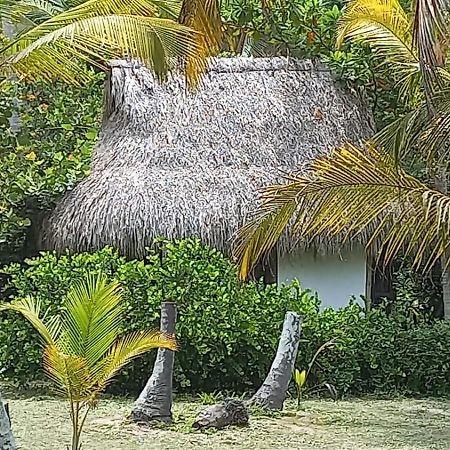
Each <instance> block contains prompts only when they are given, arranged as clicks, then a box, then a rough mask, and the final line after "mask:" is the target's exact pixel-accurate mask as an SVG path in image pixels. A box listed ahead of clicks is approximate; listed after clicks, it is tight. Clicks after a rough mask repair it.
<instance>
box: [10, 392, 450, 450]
mask: <svg viewBox="0 0 450 450" xmlns="http://www.w3.org/2000/svg"><path fill="white" fill-rule="evenodd" d="M8 395H9V398H12V400H10V404H11V415H12V422H13V428H14V433H15V435H16V437H17V440H18V442H19V444H20V446H21V449H22V450H63V449H65V448H66V444H67V442H68V437H69V429H70V424H69V421H68V415H67V408H66V407H67V405H66V404H65V403H64V401H61V400H59V399H55V398H52V397H46V396H40V397H36V396H35V397H26V396H21V395H17V396H15V397H16V398H14V395H12V393H11V392H10V393H8ZM131 404H132V402H131V400H126V399H105V400H103V401H102V402H101V403H100V405H99V407H98V408H97V409H96V410H95V411H93V413H92V415H91V416H90V419H88V423H87V425H86V433H85V435H84V446H83V448H84V449H85V450H141V449H142V450H144V449H145V450H178V449H180V450H196V449H204V448H208V449H212V450H214V449H217V450H219V449H220V450H226V449H243V450H250V449H258V450H265V449H273V450H284V449H295V450H310V449H311V450H312V449H315V450H346V449H354V450H363V449H372V450H375V449H376V450H393V449H396V450H400V449H402V450H432V449H442V450H444V449H446V450H447V449H449V448H450V401H449V400H447V401H445V400H442V401H439V400H405V399H399V400H348V401H341V402H338V403H333V402H331V401H326V400H310V401H305V402H304V404H303V410H302V411H300V412H296V410H295V408H294V405H293V404H290V403H288V405H287V408H286V411H284V412H283V413H282V414H278V415H273V416H271V417H268V416H264V415H261V414H253V415H252V416H251V421H250V425H249V426H248V427H245V428H229V429H226V430H222V431H209V432H198V431H193V430H191V428H190V425H191V424H192V421H193V419H194V417H195V415H196V414H197V412H198V411H200V410H201V409H202V408H205V406H204V405H202V404H200V403H199V402H181V401H180V402H177V403H176V404H175V407H174V418H175V424H174V425H173V426H172V427H155V428H149V429H143V428H139V427H136V426H135V425H133V424H130V423H128V422H127V421H126V420H125V419H124V418H125V417H126V415H127V414H128V413H129V411H130V407H131Z"/></svg>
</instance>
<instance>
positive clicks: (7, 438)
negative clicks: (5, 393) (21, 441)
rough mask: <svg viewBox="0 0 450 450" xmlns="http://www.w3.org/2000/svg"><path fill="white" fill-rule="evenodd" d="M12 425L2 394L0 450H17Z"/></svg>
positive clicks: (0, 405)
mask: <svg viewBox="0 0 450 450" xmlns="http://www.w3.org/2000/svg"><path fill="white" fill-rule="evenodd" d="M16 448H17V447H16V444H15V441H14V437H13V434H12V431H11V424H10V421H9V417H8V414H7V412H6V408H5V405H4V403H3V399H2V395H1V394H0V450H16Z"/></svg>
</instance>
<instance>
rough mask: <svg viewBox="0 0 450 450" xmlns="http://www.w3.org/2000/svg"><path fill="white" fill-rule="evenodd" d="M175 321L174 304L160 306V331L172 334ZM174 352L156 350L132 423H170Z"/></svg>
mask: <svg viewBox="0 0 450 450" xmlns="http://www.w3.org/2000/svg"><path fill="white" fill-rule="evenodd" d="M176 321H177V310H176V304H175V303H173V302H164V303H163V304H162V305H161V331H164V332H165V333H169V334H174V333H175V324H176ZM173 362H174V352H173V351H172V350H166V349H162V348H160V349H158V355H157V357H156V361H155V365H154V367H153V373H152V376H151V377H150V378H149V380H148V382H147V384H146V386H145V388H144V390H143V391H142V392H141V395H139V398H138V399H137V400H136V402H135V403H134V406H133V411H132V412H131V418H132V419H133V421H134V422H138V423H150V422H152V421H159V422H165V423H171V422H172V373H173Z"/></svg>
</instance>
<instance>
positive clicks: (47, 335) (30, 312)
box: [0, 297, 61, 345]
mask: <svg viewBox="0 0 450 450" xmlns="http://www.w3.org/2000/svg"><path fill="white" fill-rule="evenodd" d="M0 311H14V312H18V313H20V314H22V315H23V316H24V317H25V319H27V320H28V321H29V322H30V323H31V325H32V326H33V327H34V328H35V329H36V331H37V332H38V333H39V334H40V335H41V337H42V339H43V340H44V342H45V343H46V344H47V345H55V342H56V340H57V339H58V338H59V336H60V333H61V322H60V319H59V317H58V316H53V317H50V318H47V317H45V315H44V317H41V302H40V300H37V299H34V298H32V297H26V298H24V299H20V300H16V301H13V302H11V303H3V304H0Z"/></svg>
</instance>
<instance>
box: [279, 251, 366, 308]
mask: <svg viewBox="0 0 450 450" xmlns="http://www.w3.org/2000/svg"><path fill="white" fill-rule="evenodd" d="M294 279H297V280H299V281H300V284H301V285H302V287H303V288H308V289H311V290H312V291H313V292H317V293H318V295H319V298H320V300H321V301H322V307H326V306H332V307H333V308H339V307H341V306H345V305H347V304H348V301H349V299H350V297H351V296H352V295H355V296H356V297H357V298H358V299H359V296H360V295H365V289H366V254H365V251H364V248H357V249H353V250H351V251H345V252H341V253H340V254H335V255H330V254H328V255H320V254H315V252H314V251H313V250H308V251H307V252H305V253H301V254H287V255H284V256H279V257H278V283H279V284H281V283H287V282H290V281H292V280H294Z"/></svg>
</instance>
